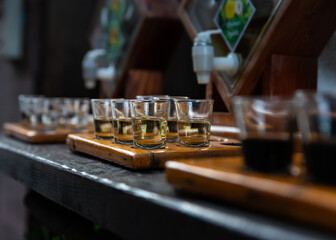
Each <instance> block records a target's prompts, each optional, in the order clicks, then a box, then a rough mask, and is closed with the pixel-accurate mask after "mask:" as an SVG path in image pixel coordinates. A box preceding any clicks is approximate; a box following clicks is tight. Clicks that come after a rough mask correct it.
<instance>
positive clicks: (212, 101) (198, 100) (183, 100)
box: [173, 98, 215, 103]
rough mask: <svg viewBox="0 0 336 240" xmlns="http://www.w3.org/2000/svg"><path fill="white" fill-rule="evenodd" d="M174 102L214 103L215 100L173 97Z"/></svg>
mask: <svg viewBox="0 0 336 240" xmlns="http://www.w3.org/2000/svg"><path fill="white" fill-rule="evenodd" d="M173 100H174V101H175V102H195V103H198V102H209V103H214V101H215V100H213V99H190V98H189V99H173Z"/></svg>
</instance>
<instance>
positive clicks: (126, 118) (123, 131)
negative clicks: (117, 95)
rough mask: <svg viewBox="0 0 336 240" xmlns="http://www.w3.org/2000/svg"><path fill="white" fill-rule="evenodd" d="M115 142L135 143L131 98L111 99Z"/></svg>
mask: <svg viewBox="0 0 336 240" xmlns="http://www.w3.org/2000/svg"><path fill="white" fill-rule="evenodd" d="M111 105H112V116H113V132H114V140H115V143H120V144H126V145H130V144H133V128H132V119H131V108H130V100H123V99H120V100H117V101H111Z"/></svg>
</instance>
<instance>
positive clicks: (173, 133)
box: [167, 96, 188, 142]
mask: <svg viewBox="0 0 336 240" xmlns="http://www.w3.org/2000/svg"><path fill="white" fill-rule="evenodd" d="M185 99H188V97H186V96H171V97H170V107H169V115H168V129H167V142H177V141H178V133H177V116H176V106H175V101H176V100H185Z"/></svg>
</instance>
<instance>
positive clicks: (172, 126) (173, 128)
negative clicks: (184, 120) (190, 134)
mask: <svg viewBox="0 0 336 240" xmlns="http://www.w3.org/2000/svg"><path fill="white" fill-rule="evenodd" d="M167 123H168V129H167V141H168V142H176V141H177V140H178V134H177V121H176V119H173V120H172V119H168V121H167Z"/></svg>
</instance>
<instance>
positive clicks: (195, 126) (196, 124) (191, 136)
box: [177, 121, 211, 147]
mask: <svg viewBox="0 0 336 240" xmlns="http://www.w3.org/2000/svg"><path fill="white" fill-rule="evenodd" d="M210 128H211V123H210V122H209V121H178V122H177V129H178V137H179V139H180V141H181V142H182V143H183V144H185V145H187V146H192V147H198V146H203V145H206V144H208V143H209V138H210Z"/></svg>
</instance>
